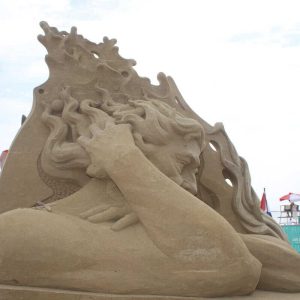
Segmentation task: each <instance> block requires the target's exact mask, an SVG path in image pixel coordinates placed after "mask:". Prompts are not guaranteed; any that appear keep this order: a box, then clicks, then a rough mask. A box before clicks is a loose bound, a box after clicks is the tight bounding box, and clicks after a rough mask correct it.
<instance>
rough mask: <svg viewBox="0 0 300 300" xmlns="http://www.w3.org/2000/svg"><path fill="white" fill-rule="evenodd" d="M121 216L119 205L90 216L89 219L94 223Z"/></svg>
mask: <svg viewBox="0 0 300 300" xmlns="http://www.w3.org/2000/svg"><path fill="white" fill-rule="evenodd" d="M121 216H122V215H121V211H120V208H119V207H110V208H109V209H107V210H105V211H103V212H100V213H98V214H96V215H94V216H91V217H88V220H89V221H90V222H92V223H100V222H106V221H110V220H113V219H116V218H120V217H121Z"/></svg>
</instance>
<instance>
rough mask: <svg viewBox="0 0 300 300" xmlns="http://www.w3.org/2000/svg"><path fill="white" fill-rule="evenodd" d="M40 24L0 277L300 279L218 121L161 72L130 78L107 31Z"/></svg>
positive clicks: (5, 213) (3, 223) (54, 280)
mask: <svg viewBox="0 0 300 300" xmlns="http://www.w3.org/2000/svg"><path fill="white" fill-rule="evenodd" d="M41 27H42V29H43V30H44V32H45V35H43V36H39V41H40V42H41V43H42V44H43V45H44V46H45V47H46V49H47V51H48V55H47V56H46V62H47V64H48V67H49V71H50V75H49V79H48V80H47V82H45V83H44V84H42V85H41V86H39V87H37V88H36V89H35V90H34V103H33V108H32V112H31V114H30V115H29V116H28V118H27V120H26V121H25V123H24V124H23V125H22V127H21V129H20V132H19V133H18V135H17V137H16V138H15V140H14V142H13V145H12V147H11V149H10V153H9V156H8V159H7V161H6V163H5V166H4V170H3V173H2V176H1V180H0V212H1V215H0V284H2V285H6V286H8V285H9V286H11V287H16V288H17V287H20V286H22V287H46V288H50V289H51V288H53V289H63V290H77V291H92V292H97V293H107V294H124V295H162V296H182V297H188V296H197V297H219V296H232V295H247V294H249V293H251V292H253V291H254V290H255V289H262V290H270V291H287V292H298V291H300V274H299V270H300V255H298V254H297V253H296V252H295V251H294V250H293V249H292V248H291V247H290V246H289V245H288V243H287V242H286V240H285V236H284V234H283V233H282V231H281V229H280V227H279V226H278V225H277V224H276V222H274V221H273V220H272V219H271V218H270V217H269V216H267V215H264V214H263V213H262V212H261V211H260V209H259V205H258V203H259V201H258V198H257V196H256V194H255V192H254V191H253V189H252V188H251V182H250V175H249V171H248V167H247V163H246V161H245V160H244V159H243V158H241V157H239V156H238V154H237V152H236V150H235V148H234V146H233V144H232V143H231V142H230V140H229V138H228V136H227V134H226V132H225V130H224V127H223V125H222V124H221V123H218V124H216V125H215V126H210V125H209V124H207V123H206V122H205V121H204V120H203V119H201V118H200V117H199V116H197V115H196V114H195V113H194V112H193V111H192V110H191V109H190V108H189V106H188V105H187V103H186V102H185V101H184V100H183V98H182V96H181V94H180V92H179V91H178V89H177V88H176V85H175V83H174V81H173V80H172V78H171V77H167V76H165V75H164V74H163V73H160V74H159V75H158V80H159V83H160V84H159V85H157V86H155V85H152V84H151V83H150V81H149V80H148V79H147V78H141V77H139V76H138V74H137V73H136V71H135V70H134V68H133V66H134V64H135V62H134V61H133V60H128V59H124V58H122V57H121V56H120V55H119V54H118V48H117V47H116V46H115V44H116V40H111V39H108V38H104V39H103V43H99V44H95V43H92V42H90V41H88V40H86V39H84V38H83V37H82V36H81V35H78V34H77V31H76V28H74V27H73V28H72V29H71V32H70V33H67V32H60V31H58V30H57V29H56V28H54V27H50V26H48V24H47V23H45V22H42V23H41ZM226 179H228V180H230V182H231V183H232V186H230V185H228V184H227V183H226V181H225V180H226ZM0 293H1V289H0ZM60 299H65V298H60ZM66 299H69V298H66Z"/></svg>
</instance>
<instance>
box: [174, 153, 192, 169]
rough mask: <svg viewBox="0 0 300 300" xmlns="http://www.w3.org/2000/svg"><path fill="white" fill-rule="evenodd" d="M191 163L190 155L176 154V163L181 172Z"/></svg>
mask: <svg viewBox="0 0 300 300" xmlns="http://www.w3.org/2000/svg"><path fill="white" fill-rule="evenodd" d="M190 163H191V158H190V157H188V156H182V155H176V165H177V168H178V170H179V172H181V171H182V170H183V168H184V167H185V166H187V165H189V164H190Z"/></svg>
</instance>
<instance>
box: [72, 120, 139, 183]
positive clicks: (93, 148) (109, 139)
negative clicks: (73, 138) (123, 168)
mask: <svg viewBox="0 0 300 300" xmlns="http://www.w3.org/2000/svg"><path fill="white" fill-rule="evenodd" d="M89 129H90V131H91V133H92V138H91V139H89V138H87V137H84V136H81V137H80V138H78V139H77V142H78V143H79V144H80V145H81V146H82V147H83V148H84V149H85V150H86V152H87V153H88V154H89V156H90V159H91V164H90V165H89V167H88V168H87V174H88V175H89V176H91V177H97V178H103V177H106V176H107V170H108V169H109V168H112V167H114V162H115V161H116V160H117V159H119V158H120V157H122V156H124V155H125V154H126V153H128V152H130V151H131V150H132V149H133V148H137V147H136V145H135V143H134V139H133V136H132V134H131V126H130V125H129V124H120V125H115V124H113V123H109V124H108V125H107V126H106V128H105V129H104V130H102V129H100V128H99V127H98V126H97V125H95V124H93V125H91V126H90V127H89Z"/></svg>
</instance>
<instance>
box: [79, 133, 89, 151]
mask: <svg viewBox="0 0 300 300" xmlns="http://www.w3.org/2000/svg"><path fill="white" fill-rule="evenodd" d="M90 141H91V140H90V139H89V138H87V137H85V136H83V135H82V136H80V137H79V138H78V139H77V142H78V144H79V145H80V146H82V147H83V148H84V149H86V148H87V147H88V146H89V144H90Z"/></svg>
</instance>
